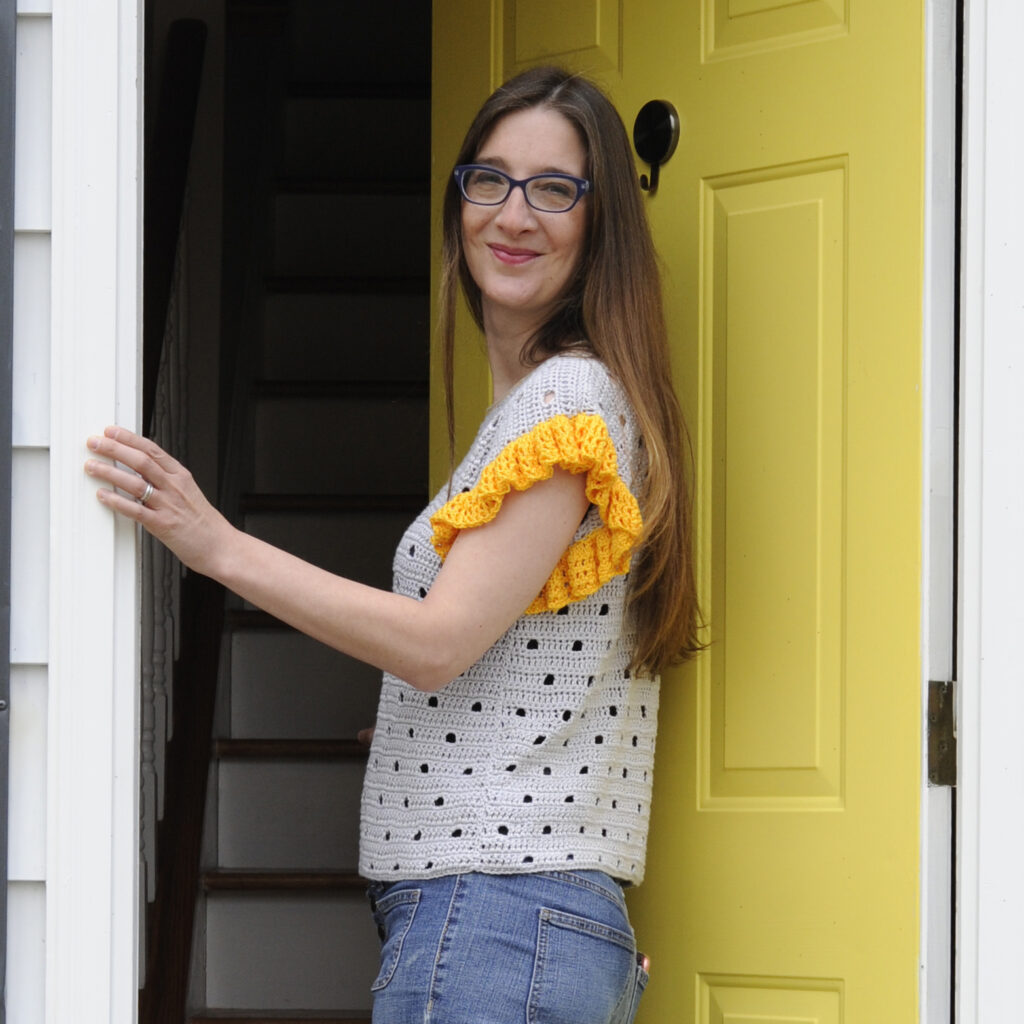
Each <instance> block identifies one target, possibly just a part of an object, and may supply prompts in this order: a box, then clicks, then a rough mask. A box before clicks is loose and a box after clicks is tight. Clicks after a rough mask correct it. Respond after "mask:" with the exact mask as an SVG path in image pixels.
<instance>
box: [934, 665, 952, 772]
mask: <svg viewBox="0 0 1024 1024" xmlns="http://www.w3.org/2000/svg"><path fill="white" fill-rule="evenodd" d="M928 784H929V785H930V786H955V785H956V687H955V685H954V684H953V682H951V681H949V680H941V681H932V682H929V683H928Z"/></svg>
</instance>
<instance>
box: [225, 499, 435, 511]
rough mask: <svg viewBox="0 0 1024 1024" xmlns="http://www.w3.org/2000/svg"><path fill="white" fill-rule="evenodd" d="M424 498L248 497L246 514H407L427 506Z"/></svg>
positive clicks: (245, 507)
mask: <svg viewBox="0 0 1024 1024" xmlns="http://www.w3.org/2000/svg"><path fill="white" fill-rule="evenodd" d="M427 501H428V498H427V497H426V495H423V494H246V495H243V497H242V502H241V505H242V511H243V512H405V513H408V514H410V515H416V514H417V513H419V512H420V510H421V509H422V508H423V506H424V505H426V503H427Z"/></svg>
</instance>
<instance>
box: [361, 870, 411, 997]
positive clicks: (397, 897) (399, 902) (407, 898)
mask: <svg viewBox="0 0 1024 1024" xmlns="http://www.w3.org/2000/svg"><path fill="white" fill-rule="evenodd" d="M410 903H411V904H412V907H411V909H410V910H409V911H408V913H407V915H406V918H405V920H404V921H403V922H402V928H401V934H400V935H399V934H398V933H397V932H396V933H394V934H395V936H396V941H395V949H394V952H393V953H392V954H391V957H390V958H389V960H388V962H387V964H385V963H384V962H383V960H382V961H381V969H380V973H379V974H378V975H377V979H376V981H374V983H373V984H372V985H371V986H370V991H371V992H380V991H381V990H382V989H384V988H386V987H387V986H388V985H389V984H391V979H392V978H393V977H394V976H395V971H397V970H398V964H399V962H400V961H401V959H402V947H403V946H404V945H405V938H406V936H407V935H408V934H409V929H410V928H411V927H412V922H413V918H414V917H415V916H416V910H417V909H418V907H419V905H420V890H419V889H405V890H402V891H400V892H396V893H392V894H391V895H390V896H386V897H384V899H382V900H380V901H379V902H378V903H377V905H376V908H375V910H374V917H375V918H376V919H377V920H378V921H379V922H380V923H383V921H384V917H385V914H387V913H388V912H389V911H391V910H394V909H397V908H398V907H401V906H404V905H406V904H410Z"/></svg>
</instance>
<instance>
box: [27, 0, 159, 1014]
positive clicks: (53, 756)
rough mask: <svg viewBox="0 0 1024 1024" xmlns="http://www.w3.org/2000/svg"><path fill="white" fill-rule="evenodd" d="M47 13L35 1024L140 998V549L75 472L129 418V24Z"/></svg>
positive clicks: (99, 10)
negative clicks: (46, 644) (40, 830)
mask: <svg viewBox="0 0 1024 1024" xmlns="http://www.w3.org/2000/svg"><path fill="white" fill-rule="evenodd" d="M137 7H138V5H137V4H136V3H133V2H124V0H120V2H119V0H90V2H89V3H82V2H81V0H53V200H52V201H53V220H52V223H53V235H52V239H53V243H52V245H53V248H52V299H51V314H52V343H51V367H52V370H51V410H52V412H51V435H50V443H51V447H50V456H51V459H50V467H51V468H50V496H51V505H50V508H51V513H50V651H49V707H50V710H49V716H48V717H49V722H48V730H49V732H48V737H49V741H48V764H47V811H48V813H47V878H46V882H47V885H46V1020H47V1021H48V1022H52V1024H58V1022H61V1024H63V1022H65V1021H70V1020H74V1021H78V1022H82V1024H101V1022H102V1024H111V1022H117V1024H126V1022H130V1021H133V1020H134V1019H135V1014H136V1005H137V1000H138V992H137V982H136V977H137V949H138V941H137V939H138V925H137V919H138V910H137V891H138V888H137V873H138V846H139V843H138V808H137V805H138V785H137V774H138V757H137V746H138V740H137V724H136V721H137V711H136V707H137V699H138V698H137V693H138V689H137V686H136V679H137V673H138V643H137V631H138V627H137V622H138V613H137V585H136V571H137V570H136V555H135V548H136V539H135V533H134V530H133V528H132V527H130V526H128V525H126V524H124V523H119V524H115V523H114V521H113V520H112V518H111V516H110V514H109V513H108V512H107V511H106V510H104V509H103V508H102V507H101V506H100V505H99V504H98V503H97V501H96V499H95V497H94V490H95V488H94V485H93V484H91V483H90V481H89V480H88V479H87V478H86V477H85V475H84V473H83V472H82V463H83V461H84V459H85V456H86V449H85V438H86V436H87V435H88V434H90V433H95V432H96V431H98V430H102V428H103V427H104V426H105V425H106V424H107V423H110V422H113V421H115V420H120V421H121V422H123V423H125V424H126V425H134V424H136V422H137V420H138V415H137V409H138V394H139V387H138V366H139V359H138V339H139V337H140V316H139V314H140V309H141V303H140V301H139V295H140V288H141V259H140V257H141V244H140V243H141V231H142V220H141V215H140V211H141V191H142V190H141V182H142V179H141V175H140V168H141V130H140V128H141V114H142V104H141V72H142V57H141V54H142V39H141V27H142V19H141V17H140V15H139V12H138V9H137Z"/></svg>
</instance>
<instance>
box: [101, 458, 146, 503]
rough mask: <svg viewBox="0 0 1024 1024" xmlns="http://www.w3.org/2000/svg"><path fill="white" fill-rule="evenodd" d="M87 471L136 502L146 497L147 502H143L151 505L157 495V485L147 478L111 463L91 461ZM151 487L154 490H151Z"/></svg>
mask: <svg viewBox="0 0 1024 1024" xmlns="http://www.w3.org/2000/svg"><path fill="white" fill-rule="evenodd" d="M85 471H86V473H88V474H89V476H93V477H96V479H97V480H102V481H104V482H105V483H108V484H110V485H111V486H112V487H117V488H118V489H119V490H122V491H124V492H125V493H126V494H127V495H128V496H129V497H130V498H132V499H134V500H136V501H140V502H141V500H142V498H143V497H145V498H146V500H145V502H142V504H145V505H149V504H150V502H151V501H152V500H153V496H154V495H155V494H156V488H155V485H151V484H150V482H149V481H147V480H146V479H145V477H142V476H140V475H139V474H138V473H134V472H130V471H128V470H125V469H121V468H119V467H118V466H115V465H114V464H112V463H110V462H102V461H100V460H99V459H89V460H88V461H87V462H86V464H85ZM151 486H152V488H153V489H152V490H149V488H150V487H151ZM147 490H149V494H148V495H147V494H146V491H147Z"/></svg>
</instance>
